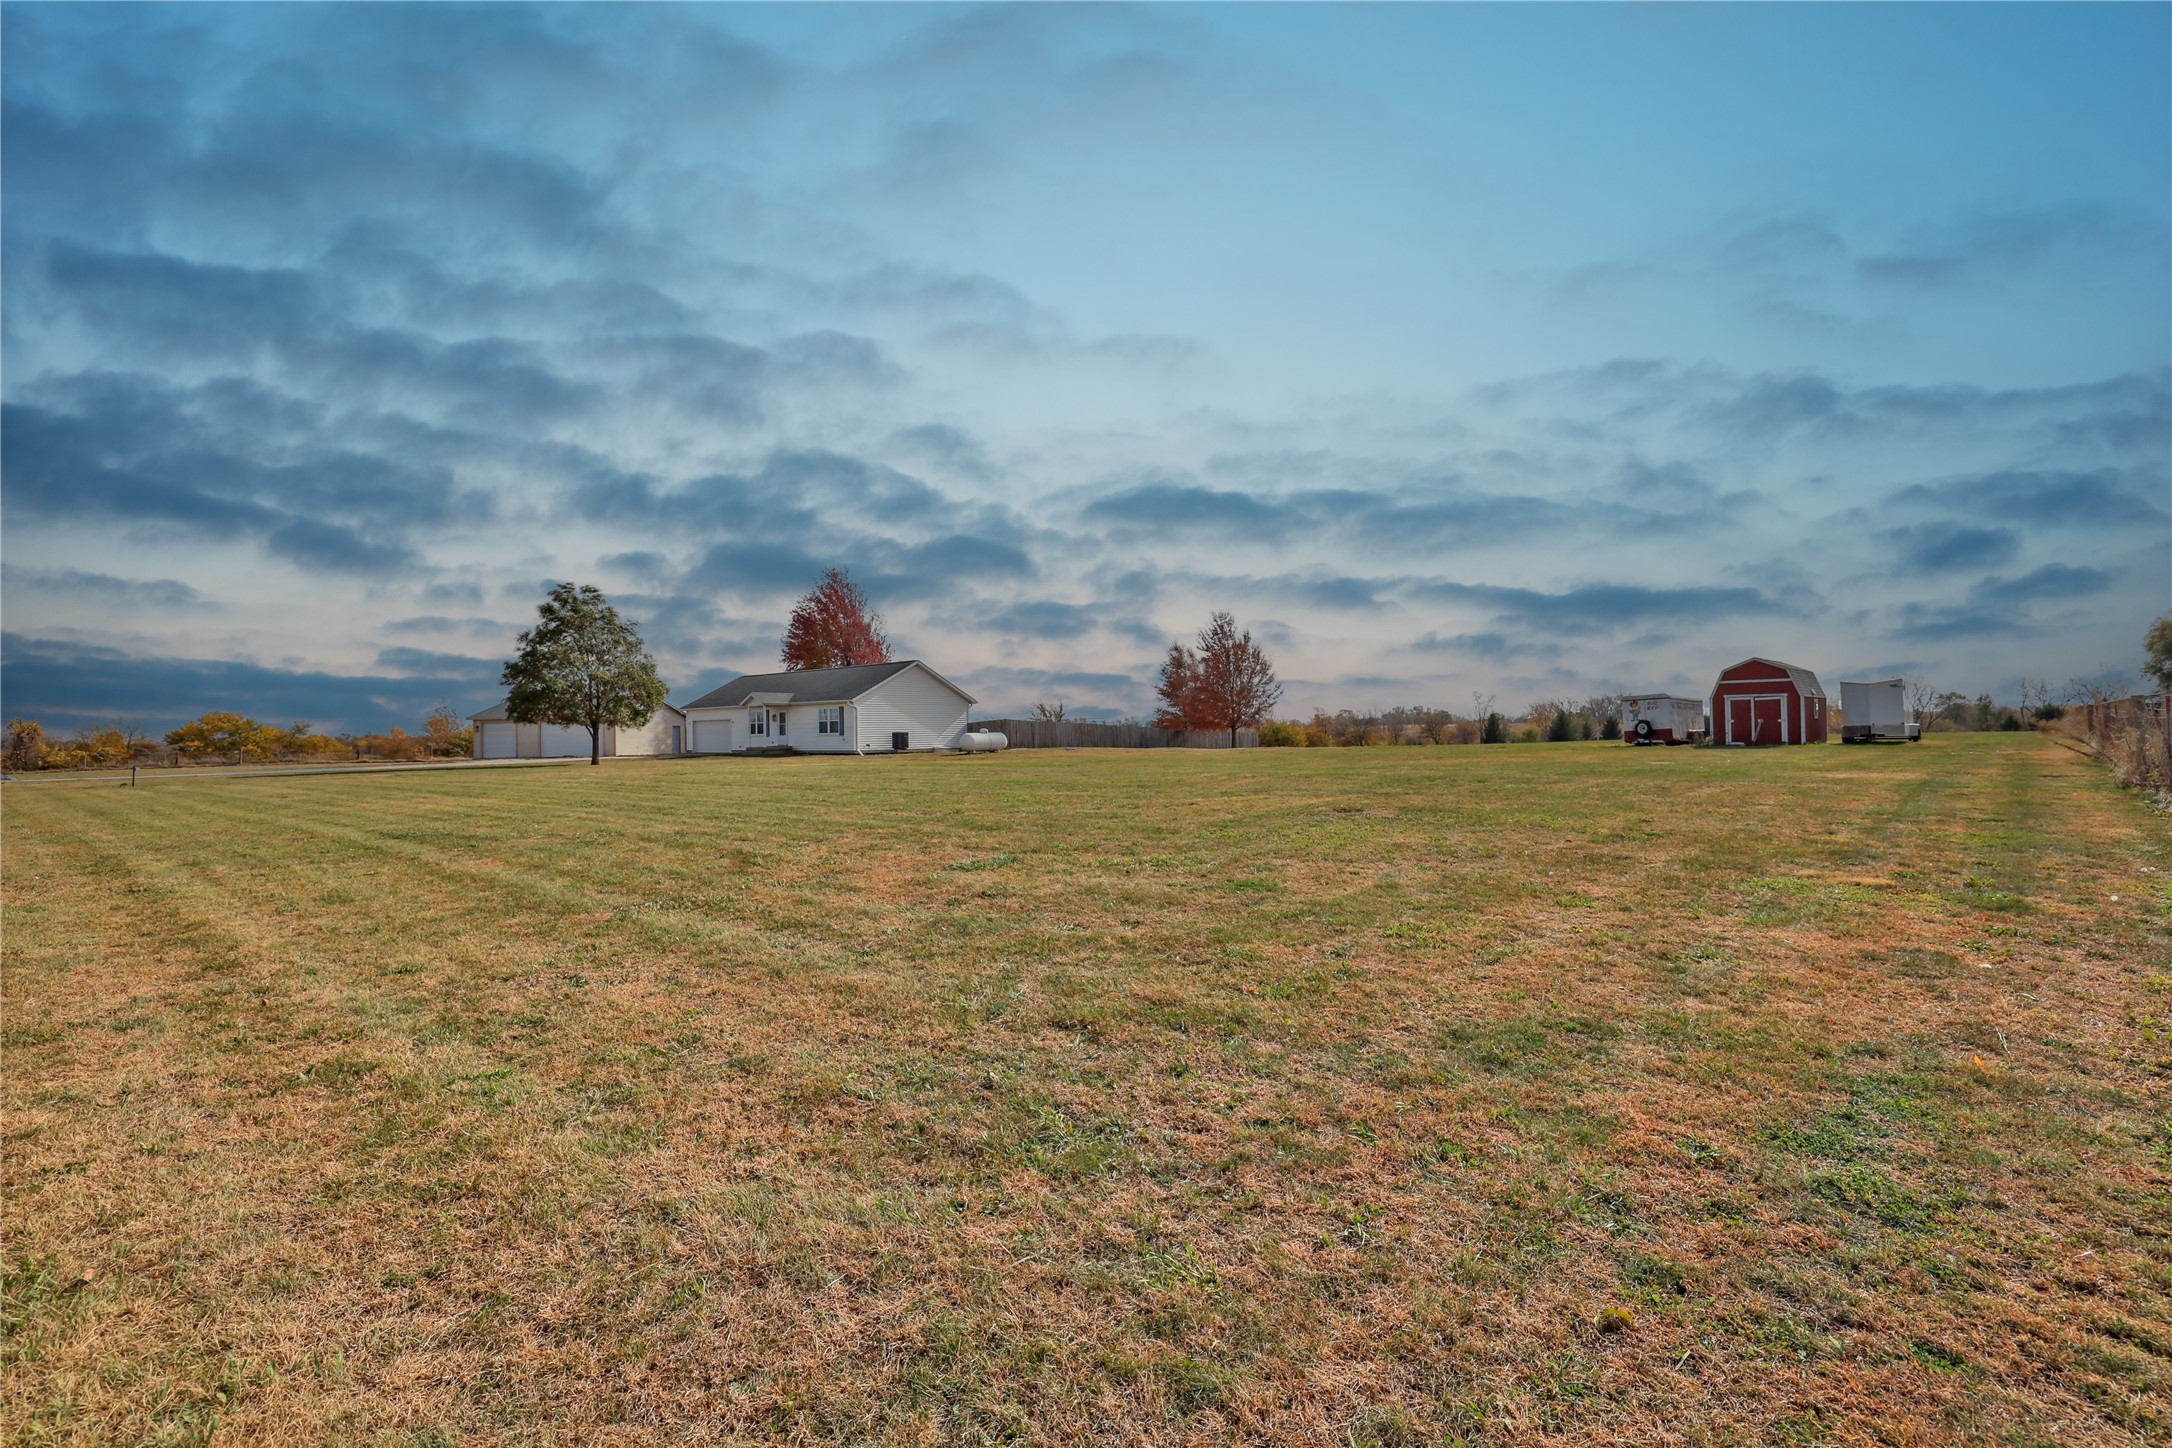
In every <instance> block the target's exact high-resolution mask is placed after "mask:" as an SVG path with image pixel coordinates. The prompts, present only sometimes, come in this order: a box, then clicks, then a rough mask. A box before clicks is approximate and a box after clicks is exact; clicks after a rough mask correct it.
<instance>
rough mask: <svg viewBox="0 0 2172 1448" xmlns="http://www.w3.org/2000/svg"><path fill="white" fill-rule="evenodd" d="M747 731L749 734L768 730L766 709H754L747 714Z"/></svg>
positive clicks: (762, 732) (765, 732)
mask: <svg viewBox="0 0 2172 1448" xmlns="http://www.w3.org/2000/svg"><path fill="white" fill-rule="evenodd" d="M747 732H748V733H749V734H767V733H768V732H769V711H768V710H767V709H756V710H754V711H753V712H752V713H750V714H749V715H747Z"/></svg>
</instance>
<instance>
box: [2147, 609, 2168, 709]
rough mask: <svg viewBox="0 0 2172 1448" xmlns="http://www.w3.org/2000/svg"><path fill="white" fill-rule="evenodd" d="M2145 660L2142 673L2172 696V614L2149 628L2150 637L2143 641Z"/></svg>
mask: <svg viewBox="0 0 2172 1448" xmlns="http://www.w3.org/2000/svg"><path fill="white" fill-rule="evenodd" d="M2142 649H2143V652H2144V654H2145V658H2144V660H2143V663H2142V672H2143V673H2145V674H2147V675H2149V677H2151V678H2152V679H2155V680H2156V681H2157V687H2158V688H2159V689H2162V690H2163V691H2164V692H2166V693H2168V694H2172V613H2168V614H2166V615H2164V616H2163V617H2162V618H2160V619H2158V620H2157V621H2156V622H2155V623H2153V624H2151V625H2150V626H2149V636H2148V637H2147V638H2146V639H2144V640H2143V641H2142Z"/></svg>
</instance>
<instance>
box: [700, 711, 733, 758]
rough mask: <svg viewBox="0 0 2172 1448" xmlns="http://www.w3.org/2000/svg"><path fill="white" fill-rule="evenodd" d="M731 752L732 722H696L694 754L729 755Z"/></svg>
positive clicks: (723, 720) (718, 720)
mask: <svg viewBox="0 0 2172 1448" xmlns="http://www.w3.org/2000/svg"><path fill="white" fill-rule="evenodd" d="M731 751H732V721H731V720H729V719H696V720H695V721H694V752H695V753H696V754H729V753H731Z"/></svg>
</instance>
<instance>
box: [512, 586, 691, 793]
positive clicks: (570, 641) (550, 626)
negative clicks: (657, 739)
mask: <svg viewBox="0 0 2172 1448" xmlns="http://www.w3.org/2000/svg"><path fill="white" fill-rule="evenodd" d="M536 613H537V614H538V615H539V616H540V620H541V621H540V622H538V623H537V624H536V626H535V627H534V628H532V629H529V630H528V631H527V632H526V633H523V634H522V635H521V636H520V651H519V652H518V653H516V654H515V655H514V656H513V657H512V658H510V659H508V660H507V661H506V664H505V672H504V674H503V675H502V676H501V677H500V679H499V682H501V683H503V684H504V685H505V686H506V689H507V690H508V692H507V694H506V697H505V712H506V715H507V716H508V717H509V718H511V719H513V720H515V721H516V722H518V723H522V724H556V725H559V726H561V727H566V728H581V729H586V730H587V731H588V762H589V763H590V764H597V763H600V762H601V761H602V759H603V731H604V730H605V729H606V728H610V727H616V728H620V729H633V728H638V727H639V726H641V725H643V724H646V723H648V722H649V720H650V719H652V718H654V717H655V715H656V711H657V710H658V709H660V708H662V707H663V705H664V696H665V694H666V692H667V691H666V690H665V688H664V681H663V680H662V679H661V678H659V677H657V673H656V661H655V660H654V659H652V658H650V657H649V651H648V648H647V646H645V645H644V644H643V643H642V642H641V635H640V633H639V632H638V631H637V630H636V629H635V627H634V625H633V624H631V623H629V622H628V621H627V620H625V619H623V618H620V617H619V613H618V610H617V609H615V608H613V607H611V605H610V603H609V602H608V601H607V600H606V599H605V598H604V596H603V593H602V591H601V590H600V589H597V588H594V587H591V586H590V585H588V584H585V583H581V584H574V583H561V584H559V585H558V586H557V587H556V588H553V589H552V590H551V595H550V597H549V598H547V599H545V600H544V601H543V602H542V603H541V604H539V605H537V607H536Z"/></svg>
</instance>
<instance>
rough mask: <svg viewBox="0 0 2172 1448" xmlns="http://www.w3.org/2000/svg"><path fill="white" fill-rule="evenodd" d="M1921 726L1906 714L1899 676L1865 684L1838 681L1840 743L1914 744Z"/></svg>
mask: <svg viewBox="0 0 2172 1448" xmlns="http://www.w3.org/2000/svg"><path fill="white" fill-rule="evenodd" d="M1922 737H1923V726H1922V725H1921V724H1918V723H1915V722H1914V721H1913V720H1911V719H1910V718H1909V717H1908V686H1907V685H1906V684H1905V683H1903V682H1902V681H1901V680H1899V679H1878V680H1876V681H1874V682H1872V683H1868V684H1851V683H1849V682H1848V681H1847V680H1845V679H1843V680H1841V682H1840V742H1841V743H1842V744H1876V743H1877V742H1878V741H1879V740H1881V739H1891V740H1895V741H1900V740H1905V741H1907V742H1908V743H1911V744H1912V743H1914V742H1915V741H1916V740H1918V739H1921V738H1922Z"/></svg>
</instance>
